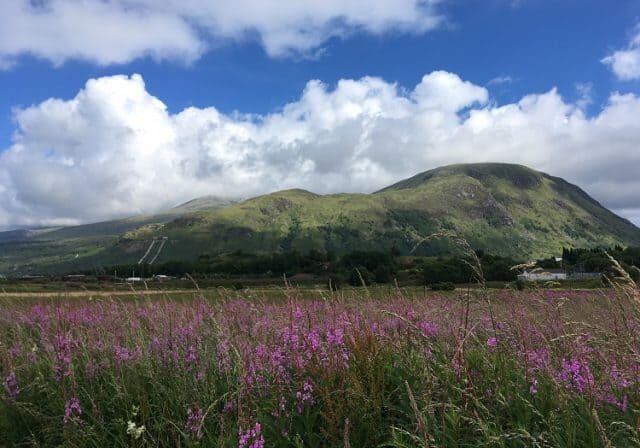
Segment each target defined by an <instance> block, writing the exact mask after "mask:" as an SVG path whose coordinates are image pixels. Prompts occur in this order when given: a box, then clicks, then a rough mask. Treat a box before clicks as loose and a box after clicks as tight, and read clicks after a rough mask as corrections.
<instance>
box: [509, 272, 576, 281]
mask: <svg viewBox="0 0 640 448" xmlns="http://www.w3.org/2000/svg"><path fill="white" fill-rule="evenodd" d="M566 279H567V273H566V272H564V271H563V270H560V269H546V270H540V269H538V270H534V271H524V272H523V273H522V274H520V275H518V280H522V281H525V282H548V281H554V280H566Z"/></svg>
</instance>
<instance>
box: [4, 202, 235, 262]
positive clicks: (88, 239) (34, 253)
mask: <svg viewBox="0 0 640 448" xmlns="http://www.w3.org/2000/svg"><path fill="white" fill-rule="evenodd" d="M231 203H232V201H230V200H228V199H223V198H217V197H213V196H208V197H204V198H198V199H195V200H193V201H189V202H187V203H185V204H182V205H179V206H177V207H174V208H172V209H169V210H166V211H164V212H161V213H158V214H155V215H140V216H133V217H129V218H123V219H115V220H111V221H103V222H97V223H91V224H83V225H79V226H70V227H58V228H50V229H37V230H15V231H9V232H0V273H12V272H14V269H15V271H16V272H18V273H20V274H22V273H41V272H48V271H50V268H49V267H53V270H68V269H76V268H78V269H87V268H89V269H90V268H94V267H100V266H104V265H106V264H111V263H113V264H115V263H118V262H119V261H120V259H121V258H122V257H121V256H120V255H119V254H117V253H112V252H111V251H110V250H109V248H111V247H113V246H114V245H115V244H117V242H118V239H119V236H120V235H122V234H123V233H125V232H128V231H130V230H133V229H136V228H139V227H141V226H148V225H158V224H162V223H166V222H169V221H171V220H173V219H176V218H177V217H180V216H182V215H184V214H189V213H193V212H195V211H198V210H209V211H211V210H213V209H216V208H218V207H224V206H226V205H229V204H231ZM112 255H113V256H112Z"/></svg>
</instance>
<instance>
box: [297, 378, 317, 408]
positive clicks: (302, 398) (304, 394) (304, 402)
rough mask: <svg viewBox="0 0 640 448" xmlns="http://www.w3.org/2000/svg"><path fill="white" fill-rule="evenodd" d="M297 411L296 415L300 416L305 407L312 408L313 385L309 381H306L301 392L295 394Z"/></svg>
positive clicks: (313, 401)
mask: <svg viewBox="0 0 640 448" xmlns="http://www.w3.org/2000/svg"><path fill="white" fill-rule="evenodd" d="M296 400H297V409H298V414H302V411H303V410H304V408H305V406H313V405H314V403H315V400H314V399H313V384H312V383H311V381H309V380H306V381H305V382H304V385H303V386H302V390H301V391H298V392H296Z"/></svg>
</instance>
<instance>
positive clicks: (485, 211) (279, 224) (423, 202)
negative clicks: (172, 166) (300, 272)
mask: <svg viewBox="0 0 640 448" xmlns="http://www.w3.org/2000/svg"><path fill="white" fill-rule="evenodd" d="M206 202H207V199H206V197H205V198H197V199H195V200H192V201H189V202H187V203H184V204H181V205H180V206H178V207H177V208H178V209H180V207H182V208H181V213H180V214H179V215H178V216H175V217H172V219H168V220H163V221H161V222H143V221H139V222H138V223H139V224H140V225H137V226H131V227H129V228H127V229H125V231H124V232H122V233H120V234H119V235H118V236H117V237H116V236H113V235H111V236H110V238H109V239H108V241H107V240H101V241H99V242H98V243H96V244H95V245H94V246H92V249H91V250H89V249H87V248H86V247H85V248H84V249H83V248H82V247H80V248H78V252H77V253H78V255H75V256H74V257H73V258H71V259H70V258H69V257H67V258H66V259H65V260H64V261H63V262H59V261H58V262H56V261H55V257H51V258H49V259H46V260H42V261H41V262H40V263H34V264H32V268H33V269H36V268H38V266H40V267H41V269H44V268H47V269H48V268H49V267H52V266H54V265H56V263H57V265H58V267H59V268H60V269H62V268H65V269H80V268H82V267H86V266H94V267H100V266H102V267H104V266H110V265H115V264H124V263H135V262H136V260H139V259H141V257H142V255H143V254H144V252H145V251H146V250H148V248H149V245H150V244H151V242H152V241H153V240H157V239H162V240H166V244H163V245H162V251H161V252H160V251H159V252H158V253H157V256H156V257H154V260H156V259H157V261H156V262H157V263H161V262H166V261H171V260H183V259H194V258H196V257H198V256H199V255H202V254H204V253H209V254H218V253H228V252H233V251H237V250H242V251H245V252H255V253H270V252H281V251H290V250H297V251H300V252H305V251H309V250H312V249H313V250H321V251H331V252H335V253H345V252H349V251H353V250H360V249H368V250H390V249H391V248H393V249H394V250H397V251H400V252H401V253H408V252H409V251H411V249H412V248H414V246H415V245H416V243H417V241H419V240H420V239H421V238H424V237H426V236H428V235H431V234H434V233H439V232H446V233H454V234H456V235H459V236H461V237H463V238H465V239H467V240H468V241H469V243H470V244H471V246H472V247H473V248H474V249H482V250H484V251H486V252H490V253H493V254H496V255H506V256H511V257H513V258H516V259H523V260H525V259H531V258H542V257H548V256H551V255H555V254H558V253H559V252H560V251H561V250H562V247H598V246H602V247H611V246H614V245H624V246H630V245H632V246H640V229H638V227H636V226H635V225H634V224H632V223H631V222H629V221H628V220H625V219H624V218H621V217H619V216H617V215H615V214H614V213H613V212H611V211H609V210H607V209H606V208H604V207H602V206H601V205H600V204H599V203H598V202H597V201H596V200H594V199H593V198H591V197H590V196H589V195H588V194H587V193H586V192H585V191H584V190H582V189H580V188H579V187H578V186H575V185H573V184H570V183H569V182H567V181H565V180H563V179H561V178H558V177H554V176H551V175H549V174H546V173H541V172H538V171H535V170H532V169H530V168H528V167H525V166H522V165H512V164H499V163H493V164H459V165H448V166H444V167H440V168H436V169H434V170H429V171H425V172H422V173H419V174H416V175H415V176H412V177H410V178H407V179H404V180H402V181H400V182H396V183H394V184H392V185H389V186H388V187H385V188H383V189H381V190H378V191H376V192H374V193H371V194H352V193H337V194H329V195H318V194H316V193H313V192H309V191H306V190H302V189H290V190H284V191H278V192H273V193H270V194H266V195H262V196H257V197H254V198H249V199H246V200H244V201H241V202H236V203H226V204H217V205H219V206H215V207H212V208H207V207H201V208H199V209H196V210H191V209H190V207H196V208H198V204H200V205H202V204H203V203H206ZM62 231H64V229H62ZM56 232H58V233H54V235H58V234H60V233H59V232H61V230H57V231H56ZM67 232H68V230H67ZM95 238H99V237H95ZM42 239H43V237H40V240H39V241H42ZM79 241H80V242H81V243H82V244H85V243H86V240H83V239H82V238H80V240H79ZM82 244H80V246H82ZM4 247H5V248H6V247H7V244H4ZM82 250H84V251H85V252H84V253H83V252H82ZM450 250H451V246H450V245H449V244H447V243H446V242H443V241H430V242H429V243H428V244H421V245H420V247H419V248H418V250H417V252H416V253H418V254H423V255H439V254H444V253H447V252H448V251H450ZM16 260H19V257H17V258H16ZM25 261H26V262H28V260H25ZM6 266H7V263H6V261H3V259H2V257H0V269H3V268H4V269H5V270H6Z"/></svg>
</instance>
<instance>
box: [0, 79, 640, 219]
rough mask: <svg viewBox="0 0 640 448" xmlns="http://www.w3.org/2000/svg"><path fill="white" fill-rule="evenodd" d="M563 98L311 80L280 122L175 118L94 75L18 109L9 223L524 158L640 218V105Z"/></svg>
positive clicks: (3, 173) (341, 185)
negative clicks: (597, 105)
mask: <svg viewBox="0 0 640 448" xmlns="http://www.w3.org/2000/svg"><path fill="white" fill-rule="evenodd" d="M579 102H580V101H578V102H577V103H571V102H568V101H566V100H565V99H563V98H562V96H561V95H560V94H559V93H558V91H557V90H555V89H551V90H549V91H547V92H544V93H536V94H531V95H527V96H525V97H523V98H522V99H520V100H519V101H518V102H515V103H510V104H496V103H495V101H492V100H491V98H490V92H489V91H488V90H487V89H486V88H484V87H481V86H477V85H474V84H473V83H471V82H469V81H465V80H462V79H461V78H460V77H459V76H458V75H456V74H453V73H448V72H444V71H436V72H433V73H430V74H427V75H425V76H424V77H423V78H422V80H421V81H420V82H419V83H418V84H417V85H416V86H414V87H413V88H411V89H406V88H404V87H402V86H398V85H396V84H393V83H389V82H386V81H385V80H383V79H380V78H375V77H365V78H361V79H357V80H349V79H345V80H341V81H339V82H338V83H337V84H336V85H335V86H327V85H325V84H323V83H322V82H320V81H317V80H314V81H309V82H308V84H307V86H306V88H305V89H304V91H303V92H302V93H301V95H300V98H299V99H298V100H296V101H294V102H292V103H289V104H286V105H284V106H283V107H282V108H281V109H280V110H278V111H276V112H273V113H270V114H266V115H261V116H260V115H255V114H247V115H243V114H240V113H234V114H232V115H227V114H224V113H221V112H220V111H218V110H217V109H216V108H215V107H213V106H212V107H209V108H194V107H192V108H188V109H185V110H183V111H180V112H179V113H176V114H171V113H169V112H168V111H167V108H166V107H165V105H164V104H163V103H162V101H161V100H160V99H158V98H156V97H154V96H152V95H151V94H149V93H148V92H147V91H146V88H145V85H144V81H143V79H142V77H141V76H139V75H133V76H130V77H128V76H112V77H105V78H100V79H93V80H90V81H88V82H87V84H86V85H85V87H84V88H83V89H82V90H80V92H79V93H78V94H77V95H76V96H75V97H74V98H71V99H49V100H47V101H45V102H43V103H40V104H37V105H34V106H32V107H29V108H27V109H23V110H19V111H16V113H15V121H16V123H17V129H16V132H15V136H14V142H13V144H12V145H11V146H10V147H9V148H7V149H6V150H5V151H4V152H2V153H0V227H11V226H18V225H36V224H70V223H79V222H88V221H95V220H102V219H108V218H112V217H117V216H125V215H131V214H135V213H143V212H153V211H156V210H159V209H162V208H165V207H169V206H172V205H175V204H177V203H180V202H183V201H186V200H189V199H192V198H194V197H197V196H202V195H207V194H216V195H221V196H231V197H247V196H252V195H257V194H262V193H266V192H269V191H274V190H279V189H284V188H294V187H295V188H306V189H309V190H312V191H315V192H318V193H331V192H341V191H349V192H370V191H373V190H375V189H378V188H381V187H384V186H386V185H388V184H390V183H392V182H394V181H397V180H400V179H402V178H404V177H407V176H411V175H413V174H416V173H417V172H420V171H423V170H427V169H430V168H435V167H437V166H440V165H445V164H449V163H464V162H487V161H497V162H514V163H521V164H525V165H528V166H531V167H532V168H535V169H540V170H543V171H546V172H548V173H551V174H554V175H557V176H561V177H565V178H566V179H568V180H569V181H571V182H574V183H577V184H579V185H580V186H582V187H583V188H585V189H586V190H587V192H589V193H590V194H592V195H593V196H594V197H595V198H596V199H598V200H599V201H601V202H602V203H603V204H604V205H606V206H609V207H611V208H613V209H614V210H617V211H619V212H620V213H622V214H623V215H624V216H627V217H630V218H632V219H635V220H636V222H638V217H639V216H640V198H638V195H637V191H639V190H640V180H639V179H638V176H637V167H638V166H640V151H638V143H637V142H638V141H640V123H639V122H638V120H637V117H638V116H640V97H637V96H636V95H634V94H626V95H623V94H618V93H613V94H611V96H610V98H609V100H608V102H607V104H606V105H605V106H604V107H603V109H602V110H601V111H600V112H599V113H598V114H597V115H596V116H593V117H587V116H585V114H584V112H583V107H582V105H581V104H579Z"/></svg>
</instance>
